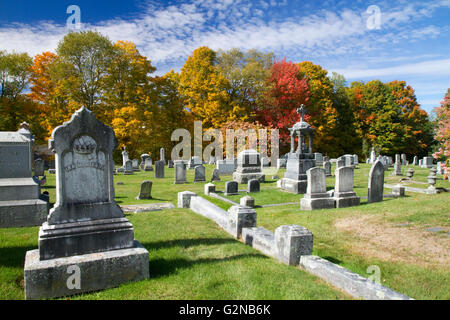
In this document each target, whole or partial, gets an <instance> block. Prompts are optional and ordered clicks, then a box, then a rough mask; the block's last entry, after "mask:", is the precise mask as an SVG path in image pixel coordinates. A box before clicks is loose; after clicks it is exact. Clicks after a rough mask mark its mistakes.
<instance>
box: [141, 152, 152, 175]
mask: <svg viewBox="0 0 450 320" xmlns="http://www.w3.org/2000/svg"><path fill="white" fill-rule="evenodd" d="M148 158H150V155H149V154H148V153H143V154H141V170H144V171H145V160H147V159H148Z"/></svg>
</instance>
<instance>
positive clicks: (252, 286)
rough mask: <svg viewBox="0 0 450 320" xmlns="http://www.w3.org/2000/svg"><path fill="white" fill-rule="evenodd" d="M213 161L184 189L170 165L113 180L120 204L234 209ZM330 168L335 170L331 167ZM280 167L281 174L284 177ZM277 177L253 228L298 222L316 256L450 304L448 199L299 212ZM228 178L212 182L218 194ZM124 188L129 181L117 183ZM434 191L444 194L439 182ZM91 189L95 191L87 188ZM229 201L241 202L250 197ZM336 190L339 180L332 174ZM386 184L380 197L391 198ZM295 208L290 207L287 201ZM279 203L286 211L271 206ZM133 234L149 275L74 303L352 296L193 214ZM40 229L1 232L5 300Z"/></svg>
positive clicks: (259, 202) (136, 216)
mask: <svg viewBox="0 0 450 320" xmlns="http://www.w3.org/2000/svg"><path fill="white" fill-rule="evenodd" d="M213 168H214V166H213V165H206V179H207V181H206V182H199V183H193V182H192V181H193V180H194V170H187V181H188V182H189V183H188V184H178V185H175V184H173V181H174V169H169V168H167V167H165V178H162V179H155V178H154V171H153V172H144V171H140V172H135V173H134V174H133V175H123V174H120V173H119V174H118V175H115V176H114V187H115V194H116V202H117V203H118V204H119V205H130V204H145V203H163V202H171V203H172V204H174V205H176V203H177V194H178V192H181V191H185V190H189V191H192V192H195V193H197V194H198V195H200V196H202V197H204V198H206V199H208V200H209V201H211V202H213V203H214V204H216V205H217V206H219V207H221V208H223V209H225V210H226V209H228V208H229V207H231V205H232V204H230V203H227V202H224V201H222V200H220V199H216V198H213V197H210V196H205V195H204V194H203V186H204V184H205V183H207V182H208V181H209V178H210V177H211V173H212V170H213ZM413 168H414V170H415V174H414V177H413V180H414V181H413V182H412V183H411V186H414V187H418V188H424V189H425V188H427V187H428V185H427V184H423V183H425V182H426V176H427V175H428V173H429V169H422V168H419V167H417V166H414V167H413ZM369 170H370V165H368V164H359V165H358V169H355V180H354V190H355V192H356V193H357V195H358V196H361V197H366V196H367V180H368V174H369ZM392 170H393V169H392V168H391V169H389V171H386V173H385V183H387V184H395V183H397V182H399V181H400V179H401V178H404V177H405V176H403V177H394V176H391V173H392ZM332 172H334V165H333V168H332ZM283 173H284V170H280V171H278V172H277V173H276V174H277V175H279V176H280V177H282V176H283ZM271 178H272V174H270V173H269V174H266V182H265V183H262V184H261V192H259V193H251V194H250V196H251V197H253V198H254V199H255V205H256V208H255V210H256V212H257V225H258V226H262V227H265V228H267V229H269V230H271V231H274V230H275V228H277V227H278V226H280V225H284V224H298V225H300V226H303V227H306V228H308V229H309V230H311V231H312V233H313V234H314V249H313V254H314V255H318V256H320V257H322V258H325V259H327V260H329V261H331V262H333V263H336V264H339V265H341V266H343V267H345V268H347V269H349V270H351V271H353V272H356V273H358V274H360V275H362V276H364V277H369V276H371V275H372V274H371V273H368V267H369V266H373V265H375V266H377V267H379V269H380V272H381V274H380V276H381V279H380V280H381V284H383V285H385V286H387V287H389V288H391V289H393V290H396V291H398V292H400V293H403V294H405V295H408V296H410V297H412V298H415V299H450V293H449V290H448V285H449V283H450V267H449V266H450V263H449V262H450V261H449V260H450V259H449V247H450V246H449V245H450V223H449V219H450V215H449V209H448V208H449V207H450V197H449V193H448V192H447V193H445V192H443V193H440V194H436V195H426V194H421V193H411V192H406V196H405V197H403V198H385V199H384V201H383V202H378V203H370V204H368V203H367V200H366V199H364V198H362V199H361V205H360V206H357V207H350V208H343V209H326V210H314V211H304V210H300V204H299V202H300V199H301V198H302V197H303V195H295V194H291V193H287V192H284V191H281V190H279V189H278V188H277V187H276V180H273V179H271ZM144 180H151V181H153V188H152V197H153V199H150V200H136V196H137V195H138V194H139V189H140V184H141V182H142V181H144ZM229 180H232V177H231V175H229V176H221V181H220V182H214V184H215V185H216V190H217V191H218V194H220V196H222V197H225V196H224V195H223V193H220V191H223V190H224V185H225V182H226V181H229ZM117 182H122V183H123V184H119V185H118V184H117ZM436 187H446V188H448V187H449V186H448V182H445V181H442V179H440V180H438V181H437V183H436ZM86 188H89V186H86ZM246 188H247V185H246V184H240V185H239V190H242V192H241V191H240V192H239V195H234V196H228V197H226V198H228V199H230V200H232V201H234V202H237V203H239V198H240V197H243V196H245V195H246V192H245V191H244V190H245V189H246ZM327 188H328V189H333V188H334V177H328V178H327ZM42 191H48V192H49V193H50V202H51V203H54V202H55V194H56V189H55V176H54V175H49V174H47V183H46V185H45V186H44V187H43V189H42ZM390 192H391V190H390V189H387V188H385V190H384V193H385V194H389V193H390ZM290 203H294V204H290ZM270 204H283V205H280V206H266V205H270ZM126 217H127V218H128V219H129V220H130V222H131V223H132V224H133V226H134V228H135V239H137V240H138V241H139V242H141V243H142V244H143V245H144V246H145V247H146V249H147V250H148V251H149V259H150V261H149V266H150V279H148V280H145V281H140V282H136V283H128V284H124V285H121V286H120V287H118V288H113V289H108V290H103V291H100V292H94V293H89V294H82V295H78V296H73V297H70V299H175V300H176V299H261V300H264V299H351V297H350V296H349V295H347V294H345V293H343V292H342V291H340V290H338V289H336V288H334V287H332V286H330V285H328V284H326V283H325V282H324V281H322V280H320V279H319V278H317V277H315V276H312V275H310V274H309V273H307V272H306V271H303V270H301V269H299V268H296V267H292V266H287V265H284V264H282V263H280V262H278V261H277V260H275V259H273V258H270V257H266V256H264V255H263V254H262V253H260V252H259V251H257V250H255V249H253V248H251V247H249V246H246V245H245V244H243V243H241V242H239V241H237V240H235V239H233V238H232V237H231V236H230V235H229V234H228V233H226V232H225V231H223V230H222V229H221V228H220V227H219V226H218V225H216V223H214V222H213V221H211V220H209V219H206V218H204V217H202V216H200V215H197V214H195V213H194V212H192V211H191V210H189V209H178V208H177V209H164V210H160V211H151V212H139V213H127V214H126ZM38 229H39V227H32V228H12V229H0V298H1V299H23V298H24V291H23V265H24V257H25V253H26V251H28V250H33V249H36V248H37V246H38V241H37V240H38V239H37V238H38Z"/></svg>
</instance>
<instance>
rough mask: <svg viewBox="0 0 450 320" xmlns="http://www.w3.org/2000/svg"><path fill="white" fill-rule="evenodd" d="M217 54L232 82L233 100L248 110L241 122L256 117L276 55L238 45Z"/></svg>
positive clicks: (225, 73) (231, 95)
mask: <svg viewBox="0 0 450 320" xmlns="http://www.w3.org/2000/svg"><path fill="white" fill-rule="evenodd" d="M217 55H218V57H217V68H218V70H219V72H220V73H221V74H222V75H224V76H225V78H226V79H227V80H228V81H229V83H230V85H229V89H228V94H229V96H230V99H231V100H232V101H233V102H234V103H235V104H236V105H239V106H241V107H242V110H243V112H244V113H243V114H242V115H241V121H243V120H245V119H247V120H253V119H254V117H255V115H256V111H257V108H258V105H259V104H261V103H262V102H263V97H264V93H265V90H266V79H267V78H268V77H269V75H270V68H271V67H272V64H273V59H274V54H273V53H263V52H260V51H258V50H254V49H253V50H248V51H242V50H240V49H237V48H234V49H230V50H228V51H223V50H219V51H218V54H217Z"/></svg>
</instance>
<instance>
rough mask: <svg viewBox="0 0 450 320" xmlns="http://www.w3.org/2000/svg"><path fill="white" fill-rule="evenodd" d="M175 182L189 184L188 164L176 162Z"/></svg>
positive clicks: (181, 161) (180, 161)
mask: <svg viewBox="0 0 450 320" xmlns="http://www.w3.org/2000/svg"><path fill="white" fill-rule="evenodd" d="M174 167H175V182H174V184H183V183H187V181H186V164H185V163H184V162H183V160H176V161H175V164H174Z"/></svg>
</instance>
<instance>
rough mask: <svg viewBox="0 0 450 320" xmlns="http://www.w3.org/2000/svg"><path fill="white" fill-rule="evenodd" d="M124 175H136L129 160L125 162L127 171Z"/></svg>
mask: <svg viewBox="0 0 450 320" xmlns="http://www.w3.org/2000/svg"><path fill="white" fill-rule="evenodd" d="M123 174H134V170H133V162H132V161H131V160H127V161H126V162H125V171H124V172H123Z"/></svg>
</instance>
